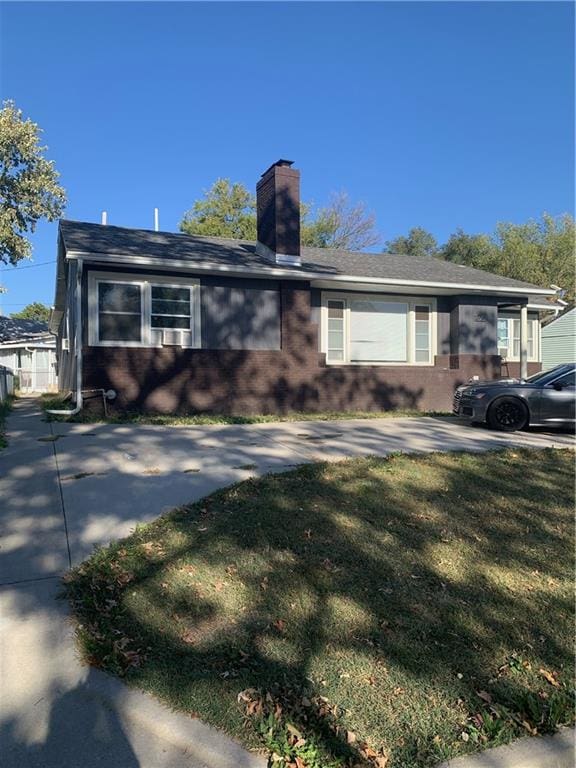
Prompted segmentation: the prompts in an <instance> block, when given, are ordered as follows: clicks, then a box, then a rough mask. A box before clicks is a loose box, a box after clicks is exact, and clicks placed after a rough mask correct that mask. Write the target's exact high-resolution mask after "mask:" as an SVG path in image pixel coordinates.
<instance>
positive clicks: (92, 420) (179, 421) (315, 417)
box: [42, 395, 449, 426]
mask: <svg viewBox="0 0 576 768" xmlns="http://www.w3.org/2000/svg"><path fill="white" fill-rule="evenodd" d="M70 402H71V401H70V400H63V399H62V397H58V396H56V397H55V396H54V395H43V397H42V407H43V409H44V411H45V412H46V411H48V410H52V409H53V410H61V409H65V410H66V409H71V408H72V406H71V404H70ZM97 405H98V408H97V409H90V407H88V408H86V409H84V410H82V411H80V413H77V414H76V415H75V416H72V417H67V416H53V415H52V414H49V413H45V416H46V420H47V421H68V422H73V423H80V424H99V423H106V424H156V425H160V426H203V425H206V424H266V423H272V422H281V421H336V420H338V419H386V418H388V419H389V418H397V417H399V416H447V415H449V414H448V413H446V412H445V411H416V410H398V411H325V412H323V413H306V412H291V413H284V414H256V415H254V416H226V415H221V414H217V413H189V414H181V415H178V416H174V415H171V414H162V413H136V412H130V411H124V412H114V411H113V406H110V407H111V409H112V412H111V413H110V415H109V416H108V417H105V416H104V415H103V414H102V413H101V407H100V403H97Z"/></svg>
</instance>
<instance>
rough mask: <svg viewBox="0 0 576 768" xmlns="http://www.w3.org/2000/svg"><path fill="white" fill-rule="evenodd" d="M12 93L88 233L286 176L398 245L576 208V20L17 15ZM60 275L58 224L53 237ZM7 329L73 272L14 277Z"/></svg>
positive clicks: (1, 83) (50, 244) (335, 6)
mask: <svg viewBox="0 0 576 768" xmlns="http://www.w3.org/2000/svg"><path fill="white" fill-rule="evenodd" d="M0 23H1V26H0V36H1V37H0V51H1V53H0V56H1V58H0V77H1V79H0V91H1V95H2V98H3V99H6V98H12V99H14V100H15V101H16V103H17V104H18V106H19V107H20V108H21V109H23V110H24V113H25V114H26V116H29V117H31V118H32V119H33V120H34V121H36V122H38V123H39V124H40V126H41V127H42V128H43V129H44V136H43V139H44V142H45V143H46V144H47V145H48V146H49V152H48V156H49V158H50V159H52V160H54V161H55V163H56V166H57V168H58V170H59V171H60V173H61V180H62V183H63V185H64V186H65V187H66V189H67V191H68V197H69V203H68V208H67V211H66V216H67V217H68V218H73V219H80V220H84V221H99V220H100V212H101V211H102V210H103V209H106V210H107V211H108V222H109V223H110V224H118V225H123V226H136V227H149V228H151V227H152V223H153V209H154V207H155V206H158V207H159V208H160V225H161V228H162V229H165V230H172V231H175V230H177V228H178V222H179V220H180V218H181V216H182V214H183V212H184V211H185V210H186V209H187V208H188V207H190V205H191V204H192V202H193V201H194V200H195V199H196V198H197V197H199V196H200V195H201V193H202V191H203V190H204V189H206V188H207V187H209V186H210V184H211V183H212V181H213V180H214V179H216V178H217V177H229V178H231V179H232V180H237V181H242V182H244V183H245V184H246V185H247V186H249V187H250V188H254V186H255V183H256V181H257V179H258V177H259V175H260V173H261V172H262V171H263V170H265V169H266V168H267V167H268V165H270V163H272V162H273V161H274V160H276V159H278V158H279V157H287V158H290V159H293V160H295V161H296V167H298V168H299V169H300V170H301V172H302V197H303V199H304V200H307V201H314V202H315V203H317V204H322V203H323V202H325V201H326V200H327V199H328V197H329V195H330V193H331V192H332V191H336V190H340V189H345V190H347V191H348V193H349V194H350V196H351V198H352V199H355V200H363V201H364V202H365V203H366V204H367V205H368V206H369V207H370V208H371V209H372V210H373V211H374V213H375V214H376V218H377V223H378V229H379V231H380V232H381V234H382V237H383V240H386V239H390V238H392V237H394V236H396V235H398V234H402V233H405V232H406V231H407V230H408V229H409V228H410V227H412V226H423V227H425V228H426V229H429V230H430V231H432V232H433V233H434V235H435V236H436V237H437V239H438V240H439V241H444V240H445V239H447V237H448V236H449V234H450V233H451V232H452V231H454V230H455V229H456V228H457V227H462V228H463V229H465V230H466V231H469V232H483V231H492V229H493V228H494V225H495V224H496V222H497V221H501V220H507V221H508V220H509V221H516V222H522V221H525V220H527V219H528V218H530V217H538V216H540V215H541V214H542V212H544V211H547V212H549V213H552V214H560V213H562V212H565V211H572V210H573V208H574V186H573V178H574V150H573V137H574V118H573V114H574V102H573V92H574V76H573V47H574V43H573V40H574V10H573V7H572V6H571V5H570V4H569V3H562V2H542V3H539V2H528V3H523V2H510V3H506V2H483V3H475V2H458V3H450V2H436V3H435V2H428V3H419V2H405V3H327V2H324V3H261V4H257V3H242V2H236V3H231V4H227V3H213V4H204V3H136V2H134V3H77V4H66V3H38V4H36V3H3V4H1V5H0ZM33 243H34V259H35V261H36V262H43V261H48V260H51V259H54V257H55V245H56V225H55V224H42V225H40V226H39V228H38V230H37V233H36V234H35V235H34V237H33ZM0 284H4V285H5V286H6V287H7V288H8V289H9V292H8V293H7V294H5V295H3V296H0V306H1V308H2V310H3V312H4V313H6V314H7V313H10V312H12V311H15V310H17V309H18V308H20V306H21V305H23V304H25V303H27V302H29V301H33V300H39V301H43V302H45V303H48V304H51V303H52V300H53V286H54V265H52V264H49V265H46V266H41V267H38V268H34V269H26V270H19V269H16V270H8V269H1V270H0Z"/></svg>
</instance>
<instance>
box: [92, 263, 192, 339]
mask: <svg viewBox="0 0 576 768" xmlns="http://www.w3.org/2000/svg"><path fill="white" fill-rule="evenodd" d="M99 283H119V284H124V285H138V286H140V290H141V307H142V311H141V313H140V341H120V340H112V341H101V340H100V329H99V312H98V285H99ZM153 285H161V286H162V287H165V288H190V302H191V308H190V335H191V342H190V344H185V345H183V346H185V347H186V348H192V349H199V348H200V346H201V339H202V336H201V320H200V317H201V313H200V280H198V279H194V278H188V277H186V278H184V277H178V278H175V277H164V276H162V275H154V276H140V275H131V274H128V273H121V272H90V273H89V275H88V344H89V345H90V346H91V347H154V348H161V347H162V346H163V344H157V343H154V342H153V341H152V286H153ZM178 330H184V331H186V330H187V329H178Z"/></svg>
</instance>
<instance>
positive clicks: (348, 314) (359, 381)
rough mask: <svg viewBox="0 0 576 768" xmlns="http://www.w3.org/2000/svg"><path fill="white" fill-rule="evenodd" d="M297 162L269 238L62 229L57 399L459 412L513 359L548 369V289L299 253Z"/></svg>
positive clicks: (270, 208) (395, 263)
mask: <svg viewBox="0 0 576 768" xmlns="http://www.w3.org/2000/svg"><path fill="white" fill-rule="evenodd" d="M291 165H292V164H291V163H290V162H288V161H283V160H281V161H279V162H278V163H275V164H274V165H272V166H271V167H270V168H269V169H268V170H267V171H266V172H265V173H264V174H263V175H262V178H261V179H260V181H259V183H258V185H257V217H258V242H246V241H241V240H228V239H222V238H217V237H196V236H190V235H184V234H172V233H167V232H152V231H147V230H139V229H126V228H123V227H114V226H103V225H98V224H88V223H81V222H73V221H62V222H61V223H60V232H59V247H58V273H57V283H56V298H55V309H54V311H53V315H52V319H51V325H50V327H51V330H52V332H53V333H56V334H57V335H58V359H59V371H60V388H61V389H64V390H71V391H72V392H73V393H74V394H75V396H76V398H77V402H78V405H79V406H80V405H81V404H82V398H81V395H80V396H79V393H81V391H82V390H84V391H88V390H91V391H92V392H95V391H102V390H110V389H112V390H114V391H115V392H116V394H117V399H116V405H117V407H120V408H123V409H136V410H147V411H159V412H169V413H170V412H178V411H180V412H185V411H213V412H221V413H237V414H238V413H239V414H241V413H257V412H260V413H271V412H272V413H273V412H282V411H294V410H308V411H322V410H326V409H338V410H345V409H346V410H352V409H356V410H361V409H394V408H401V407H407V408H418V409H449V408H450V405H451V399H452V392H453V390H454V388H455V387H456V386H457V385H458V384H460V383H462V382H466V381H468V380H469V379H470V378H471V377H474V376H476V377H480V378H481V379H491V378H494V377H499V376H500V375H501V371H502V368H501V354H503V353H504V348H505V357H506V370H505V371H504V373H505V374H506V375H513V374H516V375H518V374H520V373H521V371H523V372H524V373H527V372H530V373H532V372H534V371H537V370H539V368H540V338H539V329H540V326H539V323H538V311H539V309H540V308H541V306H547V307H548V308H549V306H550V304H547V303H546V297H551V296H554V291H553V290H552V289H550V288H542V287H538V286H534V285H530V284H529V283H524V282H520V281H518V280H511V279H509V278H506V277H501V276H498V275H493V274H490V273H487V272H482V271H479V270H476V269H471V268H468V267H464V266H459V265H456V264H452V263H449V262H445V261H442V260H439V259H435V258H417V257H411V256H404V255H389V254H383V253H372V254H368V253H348V252H345V251H336V250H330V249H321V248H305V247H301V245H300V191H299V186H300V174H299V172H298V171H296V170H295V169H293V168H291ZM504 328H506V333H505V332H504ZM522 329H524V334H522Z"/></svg>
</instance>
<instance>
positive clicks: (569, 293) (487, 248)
mask: <svg viewBox="0 0 576 768" xmlns="http://www.w3.org/2000/svg"><path fill="white" fill-rule="evenodd" d="M574 244H575V225H574V219H573V218H572V216H570V215H568V214H565V215H564V216H558V217H554V216H550V215H548V214H544V215H543V216H542V219H541V220H540V221H533V220H532V221H528V222H527V223H526V224H512V223H501V224H498V226H497V227H496V231H495V232H494V233H493V234H492V235H491V236H489V235H467V234H465V233H464V232H463V231H462V230H458V231H457V232H456V233H455V234H453V235H452V236H451V237H450V239H449V240H448V242H447V243H446V244H445V245H444V246H443V247H442V248H441V249H440V251H439V253H438V255H439V256H440V257H441V258H444V259H446V260H448V261H453V262H455V263H457V264H466V265H467V266H470V267H476V268H477V269H484V270H486V271H487V272H494V273H495V274H498V275H504V276H505V277H511V278H513V279H515V280H523V281H525V282H528V283H534V284H535V285H542V286H549V285H559V286H560V287H561V288H562V289H563V290H564V299H565V300H566V301H568V302H570V303H572V302H574V297H575V270H574V264H575V248H574Z"/></svg>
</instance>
